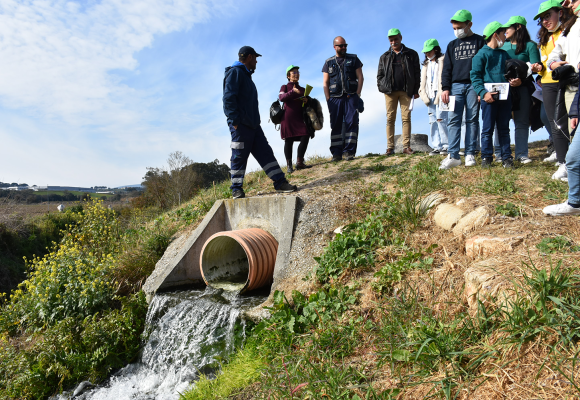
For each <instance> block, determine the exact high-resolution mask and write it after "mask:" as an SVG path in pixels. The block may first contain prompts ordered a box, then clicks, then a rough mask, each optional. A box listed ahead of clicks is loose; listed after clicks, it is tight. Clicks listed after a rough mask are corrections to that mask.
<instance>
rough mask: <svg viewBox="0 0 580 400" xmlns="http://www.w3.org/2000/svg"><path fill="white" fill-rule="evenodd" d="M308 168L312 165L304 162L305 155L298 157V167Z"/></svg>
mask: <svg viewBox="0 0 580 400" xmlns="http://www.w3.org/2000/svg"><path fill="white" fill-rule="evenodd" d="M307 168H312V165H306V164H304V157H298V158H297V159H296V169H297V170H298V169H307Z"/></svg>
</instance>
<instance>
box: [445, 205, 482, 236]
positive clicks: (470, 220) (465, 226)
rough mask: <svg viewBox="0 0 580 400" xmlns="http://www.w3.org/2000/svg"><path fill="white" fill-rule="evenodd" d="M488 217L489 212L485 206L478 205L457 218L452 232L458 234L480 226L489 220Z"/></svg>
mask: <svg viewBox="0 0 580 400" xmlns="http://www.w3.org/2000/svg"><path fill="white" fill-rule="evenodd" d="M489 217H490V213H489V210H488V209H487V207H485V206H481V207H478V208H476V209H475V210H473V211H472V212H470V213H469V214H467V215H466V216H464V217H463V218H461V219H460V220H459V222H458V223H457V225H455V228H453V233H454V234H455V235H456V236H459V235H463V234H466V233H469V232H471V231H474V230H475V229H476V228H481V227H482V226H484V225H485V224H487V223H488V222H489Z"/></svg>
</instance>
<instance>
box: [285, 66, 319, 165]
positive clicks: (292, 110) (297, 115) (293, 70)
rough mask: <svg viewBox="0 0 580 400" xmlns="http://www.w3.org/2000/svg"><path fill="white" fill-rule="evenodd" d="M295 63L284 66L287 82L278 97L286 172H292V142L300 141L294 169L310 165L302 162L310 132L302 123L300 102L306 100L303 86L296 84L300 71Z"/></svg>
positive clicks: (302, 102)
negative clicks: (282, 105) (282, 112)
mask: <svg viewBox="0 0 580 400" xmlns="http://www.w3.org/2000/svg"><path fill="white" fill-rule="evenodd" d="M298 68H300V67H297V66H295V65H290V66H289V67H288V68H286V77H287V78H288V84H286V85H282V87H281V88H280V94H279V95H278V98H279V99H280V101H281V102H283V103H284V109H285V111H284V118H283V119H282V122H281V124H280V125H281V129H280V134H281V136H282V140H284V142H285V143H284V155H285V156H286V163H287V164H288V173H289V174H291V173H292V172H294V170H293V169H292V147H293V145H294V142H300V144H299V145H298V155H297V158H296V169H297V170H298V169H305V168H310V167H311V165H306V164H304V154H305V153H306V148H307V147H308V142H309V141H310V134H309V133H308V129H307V127H306V124H305V123H304V117H303V111H304V108H303V107H302V104H304V103H306V102H307V100H308V99H307V98H306V97H304V98H301V97H302V96H304V88H303V87H301V86H300V85H299V84H298V80H299V79H300V72H299V71H298Z"/></svg>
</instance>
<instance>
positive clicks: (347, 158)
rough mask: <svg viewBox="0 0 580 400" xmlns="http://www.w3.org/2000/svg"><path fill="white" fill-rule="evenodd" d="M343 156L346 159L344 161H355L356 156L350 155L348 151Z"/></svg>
mask: <svg viewBox="0 0 580 400" xmlns="http://www.w3.org/2000/svg"><path fill="white" fill-rule="evenodd" d="M342 156H343V157H344V159H345V160H346V161H352V160H354V154H351V153H349V152H348V151H347V152H344V153H342Z"/></svg>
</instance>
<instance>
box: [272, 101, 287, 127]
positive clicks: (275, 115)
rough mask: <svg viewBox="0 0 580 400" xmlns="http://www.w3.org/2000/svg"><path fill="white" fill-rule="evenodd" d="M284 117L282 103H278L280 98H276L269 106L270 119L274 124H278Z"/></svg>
mask: <svg viewBox="0 0 580 400" xmlns="http://www.w3.org/2000/svg"><path fill="white" fill-rule="evenodd" d="M283 119H284V105H283V104H280V100H276V101H275V102H273V103H272V105H271V106H270V121H272V123H273V124H274V127H276V125H280V123H282V120H283Z"/></svg>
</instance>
